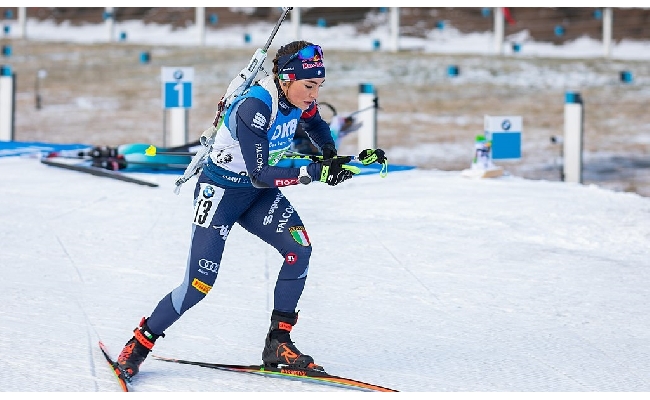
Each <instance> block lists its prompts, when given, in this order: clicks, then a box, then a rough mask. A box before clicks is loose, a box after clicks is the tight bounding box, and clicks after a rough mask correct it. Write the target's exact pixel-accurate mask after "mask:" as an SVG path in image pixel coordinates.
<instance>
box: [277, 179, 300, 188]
mask: <svg viewBox="0 0 650 400" xmlns="http://www.w3.org/2000/svg"><path fill="white" fill-rule="evenodd" d="M274 183H275V186H277V187H282V186H291V185H297V184H298V178H285V179H276V180H275V181H274Z"/></svg>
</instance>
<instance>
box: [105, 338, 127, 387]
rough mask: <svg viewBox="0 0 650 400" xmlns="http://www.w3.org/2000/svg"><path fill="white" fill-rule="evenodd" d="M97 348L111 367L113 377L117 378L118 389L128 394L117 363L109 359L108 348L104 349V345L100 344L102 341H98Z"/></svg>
mask: <svg viewBox="0 0 650 400" xmlns="http://www.w3.org/2000/svg"><path fill="white" fill-rule="evenodd" d="M99 348H100V350H101V351H102V353H103V354H104V357H106V362H107V363H108V365H109V366H110V367H111V370H112V371H113V373H114V374H115V377H116V378H117V381H118V383H119V384H120V387H121V388H122V390H123V391H125V392H128V391H129V387H128V385H127V381H126V379H124V375H122V371H120V369H119V368H118V367H117V363H116V362H115V361H113V359H112V358H111V356H110V354H108V348H106V345H104V343H102V341H101V340H100V341H99Z"/></svg>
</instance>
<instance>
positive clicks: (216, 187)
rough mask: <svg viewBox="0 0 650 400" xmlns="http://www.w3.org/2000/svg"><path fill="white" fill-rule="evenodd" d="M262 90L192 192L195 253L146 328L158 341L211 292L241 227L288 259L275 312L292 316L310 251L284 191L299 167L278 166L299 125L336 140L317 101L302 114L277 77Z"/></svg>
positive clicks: (240, 106) (220, 137)
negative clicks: (230, 235) (231, 234)
mask: <svg viewBox="0 0 650 400" xmlns="http://www.w3.org/2000/svg"><path fill="white" fill-rule="evenodd" d="M263 83H264V84H263V85H261V84H259V83H258V84H256V85H253V86H252V87H251V88H249V89H248V91H246V92H245V93H244V94H243V95H242V96H240V97H239V98H238V99H237V100H236V101H235V102H234V103H233V104H232V105H231V106H230V107H229V108H228V109H227V110H226V111H225V114H224V119H223V124H222V125H221V126H220V127H219V129H218V131H217V134H216V136H215V144H214V146H213V151H212V152H211V154H210V157H209V159H208V160H207V163H206V164H205V165H204V167H203V169H202V171H201V174H200V175H199V177H198V180H197V183H196V187H195V189H194V220H193V221H192V234H191V247H190V251H189V256H188V258H187V265H186V270H185V276H184V279H183V282H182V283H181V284H180V286H178V287H176V288H175V289H173V290H172V291H171V292H170V293H168V294H167V295H166V296H165V297H163V298H162V300H160V302H159V303H158V305H157V306H156V308H155V309H154V311H153V312H152V314H151V316H150V317H149V319H148V321H147V324H148V326H149V328H150V330H151V331H152V332H153V333H155V334H162V333H163V332H164V331H165V330H166V329H167V328H168V327H170V326H171V325H172V324H173V323H174V322H176V320H178V319H179V318H180V316H181V315H183V313H184V312H185V311H187V310H188V309H190V308H191V307H193V306H194V305H196V304H197V303H198V302H199V301H201V300H202V299H203V298H205V296H206V295H207V294H208V292H209V291H210V290H211V289H212V287H213V286H214V283H215V281H216V279H217V275H218V273H219V269H220V267H221V258H222V255H223V251H224V246H225V244H226V240H227V238H228V233H229V232H230V230H231V228H232V227H233V225H234V224H235V223H238V224H239V225H240V226H242V227H243V228H244V229H246V230H247V231H249V232H250V233H252V234H254V235H256V236H258V237H259V238H260V239H262V240H263V241H265V242H266V243H268V244H270V245H271V246H273V247H274V248H275V249H276V250H277V251H278V252H279V253H280V254H281V255H282V256H283V257H284V262H283V264H282V267H281V269H280V271H279V274H278V277H277V281H276V285H275V290H274V309H275V310H278V311H283V312H294V311H295V309H296V307H297V304H298V300H299V299H300V296H301V295H302V291H303V289H304V286H305V280H306V278H307V271H308V270H309V258H310V256H311V251H312V247H311V242H310V240H309V236H308V235H307V231H306V229H305V226H304V225H303V223H302V220H301V219H300V216H299V215H298V212H297V211H296V210H295V209H294V208H293V206H292V205H291V203H290V202H289V200H288V199H287V198H286V197H285V196H284V195H283V194H282V192H281V191H280V189H279V188H280V187H282V186H288V185H296V184H298V183H299V182H298V179H297V178H298V175H299V172H300V171H299V168H296V167H276V166H275V164H277V162H278V161H279V160H280V159H281V158H282V155H283V153H284V152H285V151H286V150H288V149H289V148H290V146H291V143H292V141H293V136H294V134H295V132H296V128H297V126H298V123H299V122H300V121H302V122H303V123H304V124H305V125H303V126H304V128H305V130H306V131H307V132H308V134H309V136H310V137H311V139H312V140H313V141H314V142H315V144H316V145H318V146H319V147H320V148H323V146H324V145H326V144H328V143H329V144H331V145H334V141H333V139H332V136H331V134H330V129H329V125H328V124H327V123H326V122H325V121H324V120H323V119H322V118H321V116H320V114H319V112H318V107H317V104H316V102H314V103H312V105H311V106H310V107H309V108H308V109H307V110H305V111H304V112H303V111H301V110H300V109H299V108H296V107H295V106H293V105H292V104H291V103H290V102H289V101H288V100H287V99H286V98H285V97H284V95H283V93H282V91H281V90H280V89H279V87H278V86H277V83H276V81H275V80H273V79H272V77H269V78H266V80H264V81H263ZM274 102H275V104H274ZM276 109H277V112H276V115H272V114H273V111H274V110H276ZM307 168H308V171H309V174H310V175H311V176H312V179H314V180H315V181H317V180H318V177H319V175H320V168H321V167H320V165H318V164H317V163H311V164H309V165H308V167H307Z"/></svg>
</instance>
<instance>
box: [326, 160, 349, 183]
mask: <svg viewBox="0 0 650 400" xmlns="http://www.w3.org/2000/svg"><path fill="white" fill-rule="evenodd" d="M350 161H352V157H350V156H345V157H334V158H330V159H328V160H321V161H319V163H320V164H321V173H320V181H321V182H324V183H327V184H328V185H330V186H336V185H338V184H339V183H341V182H343V181H346V180H348V179H350V178H352V176H353V175H354V173H353V172H352V171H350V170H349V169H346V168H345V164H347V163H349V162H350Z"/></svg>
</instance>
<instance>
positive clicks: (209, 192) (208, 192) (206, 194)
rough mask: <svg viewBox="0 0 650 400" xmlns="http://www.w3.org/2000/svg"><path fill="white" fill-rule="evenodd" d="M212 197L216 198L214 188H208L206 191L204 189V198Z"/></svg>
mask: <svg viewBox="0 0 650 400" xmlns="http://www.w3.org/2000/svg"><path fill="white" fill-rule="evenodd" d="M212 196H214V188H213V187H212V186H206V187H205V189H203V197H205V198H206V199H209V198H210V197H212Z"/></svg>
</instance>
